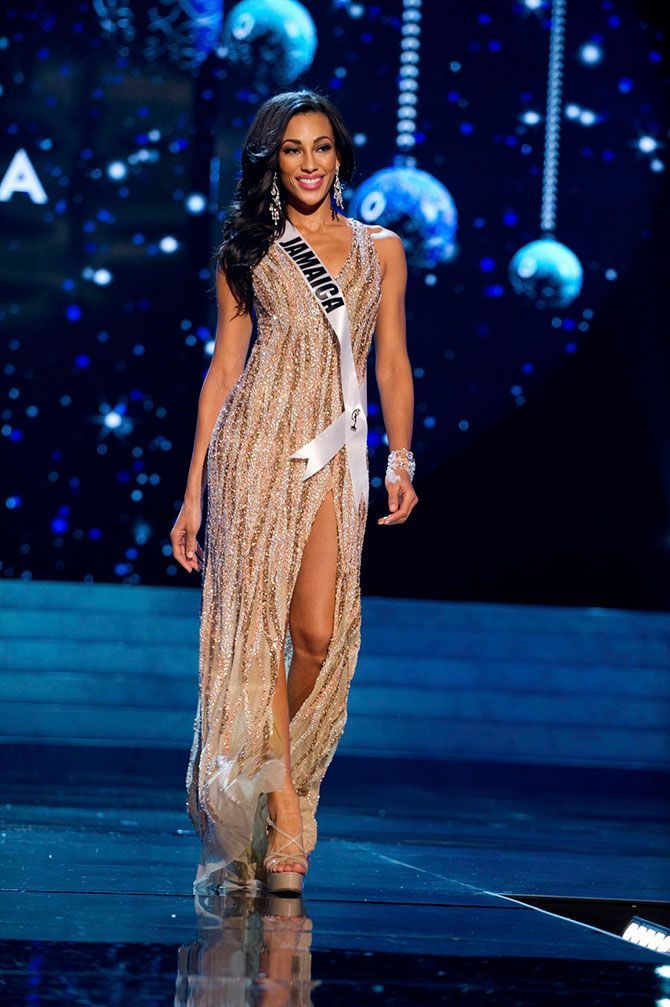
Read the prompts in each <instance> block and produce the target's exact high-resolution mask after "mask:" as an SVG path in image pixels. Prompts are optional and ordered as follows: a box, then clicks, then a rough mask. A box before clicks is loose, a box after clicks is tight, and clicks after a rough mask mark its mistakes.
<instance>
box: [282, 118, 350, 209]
mask: <svg viewBox="0 0 670 1007" xmlns="http://www.w3.org/2000/svg"><path fill="white" fill-rule="evenodd" d="M337 164H338V157H337V151H336V150H335V138H334V136H333V127H332V126H331V124H330V119H329V118H328V116H327V115H324V114H323V112H301V113H298V114H297V115H294V116H293V117H292V118H291V119H289V121H288V125H287V126H286V129H285V130H284V136H283V138H282V142H281V145H280V147H279V164H278V169H277V170H278V174H279V177H280V179H281V183H282V185H283V186H284V189H285V190H286V194H287V197H288V199H289V200H290V201H291V202H295V203H298V204H302V205H303V206H309V207H313V206H317V205H318V204H319V203H320V202H322V200H323V199H324V197H326V196H327V195H328V192H329V191H330V187H331V185H332V184H333V179H334V177H335V169H336V167H337Z"/></svg>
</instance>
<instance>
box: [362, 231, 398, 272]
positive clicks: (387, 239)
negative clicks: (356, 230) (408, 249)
mask: <svg viewBox="0 0 670 1007" xmlns="http://www.w3.org/2000/svg"><path fill="white" fill-rule="evenodd" d="M365 227H366V228H367V231H368V234H369V235H370V237H371V238H373V239H374V241H375V244H376V246H377V251H378V252H379V258H380V260H381V263H382V266H383V268H384V272H386V269H387V268H388V267H390V268H391V269H393V268H399V269H402V268H403V267H404V266H405V246H404V244H403V240H402V238H401V237H400V235H399V234H397V233H396V232H395V231H392V230H391V228H390V227H382V225H381V224H365Z"/></svg>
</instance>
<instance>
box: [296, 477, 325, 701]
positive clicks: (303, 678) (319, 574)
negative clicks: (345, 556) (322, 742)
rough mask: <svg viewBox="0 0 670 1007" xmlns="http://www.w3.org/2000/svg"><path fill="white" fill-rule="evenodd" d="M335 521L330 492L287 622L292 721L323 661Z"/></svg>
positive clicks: (304, 558) (317, 520) (311, 539)
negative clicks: (290, 650)
mask: <svg viewBox="0 0 670 1007" xmlns="http://www.w3.org/2000/svg"><path fill="white" fill-rule="evenodd" d="M336 580H337V519H336V516H335V501H334V500H333V491H332V490H329V491H328V493H327V494H326V496H325V497H324V499H323V501H322V502H321V506H320V507H319V510H318V511H317V514H316V517H315V518H314V524H313V525H312V529H311V532H310V536H309V539H308V541H307V544H306V546H305V551H304V553H303V556H302V561H301V564H300V571H299V573H298V578H297V580H296V584H295V589H294V591H293V597H292V600H291V608H290V612H289V621H290V626H291V640H292V641H293V659H292V661H291V668H290V670H289V677H288V708H289V717H290V719H291V720H292V719H293V717H294V716H295V714H296V713H297V711H298V710H299V708H300V707H301V705H302V704H303V703H304V701H305V700H306V699H307V697H308V696H309V694H310V692H311V691H312V689H313V688H314V683H315V682H316V679H317V677H318V674H319V671H320V670H321V666H322V665H323V662H324V660H325V658H326V654H327V652H328V647H329V645H330V641H331V638H332V635H333V628H334V620H335V586H336Z"/></svg>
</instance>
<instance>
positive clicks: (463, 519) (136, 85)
mask: <svg viewBox="0 0 670 1007" xmlns="http://www.w3.org/2000/svg"><path fill="white" fill-rule="evenodd" d="M245 2H247V3H248V0H245ZM164 6H165V8H166V9H167V8H170V9H172V10H173V12H174V14H175V19H174V20H173V21H171V22H169V23H167V22H164V23H158V22H157V21H156V12H155V9H154V5H153V4H152V3H146V4H144V5H143V4H140V3H136V4H132V5H130V9H131V10H132V23H131V24H127V23H122V22H121V20H120V19H119V17H118V11H117V12H116V13H115V5H114V4H112V3H106V2H103V0H98V2H96V3H80V4H78V5H77V6H76V7H72V8H71V9H65V10H63V9H62V8H61V7H59V6H57V5H56V4H55V3H53V2H51V3H39V4H29V3H24V4H13V5H10V8H9V9H6V11H5V15H4V29H3V32H2V36H3V40H2V43H1V48H0V56H1V57H2V76H1V82H2V88H3V95H2V101H3V103H4V111H5V126H4V128H3V134H2V154H1V158H2V160H1V162H0V176H4V180H3V182H2V189H1V190H0V217H1V220H0V244H1V247H2V253H3V254H2V264H1V266H0V271H1V278H2V288H3V296H2V307H1V311H0V324H1V325H2V332H3V345H4V354H3V381H4V389H3V413H2V441H1V443H2V445H3V449H4V456H3V457H4V461H3V470H4V475H5V479H4V490H3V497H2V500H1V501H0V503H1V505H2V507H3V512H2V513H3V521H2V525H3V536H2V538H3V541H2V556H1V561H2V571H1V572H2V575H3V576H5V577H10V578H20V577H39V578H63V579H72V580H80V579H84V580H89V581H93V580H96V581H97V580H103V581H124V582H129V583H140V582H142V583H189V581H188V577H187V575H186V574H185V573H184V572H183V571H182V570H181V568H179V567H178V566H177V564H175V563H174V562H173V561H172V559H171V555H170V545H169V538H168V535H169V531H170V528H171V525H172V522H173V520H174V516H175V514H176V512H177V510H178V508H179V506H180V502H181V493H182V490H183V486H184V480H185V477H186V471H187V467H188V462H189V458H190V451H191V447H192V439H193V433H194V425H195V417H196V408H197V397H198V392H199V388H200V384H201V381H202V377H203V375H204V373H205V371H206V368H207V365H208V361H209V354H210V353H211V340H212V337H213V325H214V300H213V294H212V273H211V268H210V258H211V254H212V252H213V250H214V247H215V245H216V242H217V240H218V236H219V232H220V221H221V218H220V212H219V211H220V208H221V206H223V205H225V204H226V202H227V201H228V199H229V198H230V196H231V193H232V187H233V184H234V180H235V176H236V171H237V164H238V157H239V146H240V141H241V138H242V136H243V134H244V131H245V129H246V127H247V125H248V123H249V121H250V119H251V118H252V116H253V114H254V111H255V109H256V107H257V106H258V103H259V102H260V101H262V100H263V98H265V97H266V96H267V95H268V94H271V93H273V92H274V91H276V90H281V89H286V88H297V87H300V86H316V87H318V88H319V89H321V90H324V91H326V92H328V93H329V94H330V95H331V96H332V97H333V98H334V99H335V100H336V102H337V103H338V105H339V107H340V108H341V110H342V113H343V115H344V117H345V119H346V121H347V123H348V125H349V127H350V130H351V132H352V134H353V135H354V137H355V140H356V144H357V157H358V170H357V173H356V176H355V178H354V180H353V182H352V187H351V189H350V190H349V191H348V192H346V193H345V195H346V197H347V207H349V206H353V205H355V204H354V203H353V202H352V201H353V200H354V199H355V196H356V192H357V190H358V188H359V186H361V185H362V184H363V183H364V182H365V180H366V179H368V178H370V176H371V175H373V173H375V172H377V171H378V170H380V169H382V168H386V167H390V166H392V165H393V163H394V157H396V155H398V153H399V152H398V149H397V147H396V131H395V113H396V103H397V95H398V82H399V66H400V63H399V54H400V43H401V37H404V36H402V35H401V31H402V25H403V21H402V11H403V6H402V3H401V2H400V0H394V2H388V3H386V2H385V3H379V4H355V3H347V2H335V3H332V4H325V3H324V4H321V3H315V2H314V3H306V4H304V5H303V6H302V8H300V10H303V11H304V12H305V19H306V20H305V21H304V22H303V23H302V28H301V32H302V34H300V33H299V34H298V37H297V42H296V44H295V47H294V49H292V50H291V51H290V52H289V50H287V49H286V48H285V47H284V48H282V47H283V46H284V43H283V42H282V39H281V35H278V34H277V32H276V30H275V29H276V28H277V25H276V24H275V25H274V26H273V25H272V23H268V24H267V28H268V29H269V30H268V32H267V33H266V34H264V35H263V34H261V36H260V37H259V38H258V40H254V39H249V40H248V42H249V44H248V47H247V48H246V49H245V48H244V46H243V44H242V43H243V41H244V39H243V32H242V31H241V30H240V26H242V27H243V28H245V30H246V27H248V22H244V21H240V20H239V11H238V12H237V15H236V11H235V9H234V5H232V4H231V5H228V6H226V8H225V10H222V9H221V7H220V6H219V5H217V4H216V3H203V4H201V7H202V9H203V10H204V11H206V12H209V14H210V22H209V25H208V27H207V28H202V27H201V28H200V29H199V30H198V31H194V30H193V26H192V25H191V26H189V25H188V24H187V23H186V22H185V21H184V17H183V12H182V14H181V15H180V16H177V15H179V12H180V10H181V6H182V5H180V4H179V3H174V4H172V5H170V4H168V5H164ZM265 6H266V7H267V5H265ZM293 6H294V8H298V7H299V6H300V5H293ZM263 7H264V5H263V3H262V2H260V0H258V2H257V3H256V4H255V13H256V15H257V16H260V14H262V13H263ZM417 8H420V10H421V15H422V16H421V32H420V46H419V48H418V52H419V56H420V58H419V61H418V64H417V65H418V82H419V83H418V91H417V97H418V102H417V106H416V107H417V129H416V141H417V142H416V145H415V147H414V148H413V149H412V150H411V151H410V153H411V154H412V155H413V156H414V157H415V158H416V164H417V167H418V168H420V169H423V170H424V171H426V172H428V173H430V175H432V176H433V177H434V179H436V180H437V182H438V183H440V185H441V186H442V187H444V189H445V190H446V192H447V194H448V197H449V199H450V200H451V201H452V206H453V208H454V211H455V213H456V214H457V218H458V226H457V228H456V232H455V235H454V236H453V239H454V247H453V250H452V251H451V253H450V254H449V256H448V257H447V258H446V261H444V262H442V263H441V264H439V265H437V266H436V267H435V268H429V267H425V266H420V265H418V264H417V262H416V261H415V259H414V257H413V255H412V253H411V247H410V244H409V242H408V246H407V247H408V254H410V266H411V271H410V278H409V286H408V295H407V314H408V346H409V351H410V358H411V360H412V364H413V367H414V369H415V381H416V384H415V391H416V416H415V429H414V445H413V446H414V449H415V453H416V456H417V475H416V485H417V489H418V492H419V495H420V498H421V502H420V506H419V508H417V510H416V511H415V513H414V514H413V515H412V518H411V520H410V522H408V524H407V525H405V526H402V527H399V528H394V529H393V530H391V531H389V530H388V529H384V528H378V527H377V525H376V523H375V519H376V517H377V516H378V514H379V513H380V512H382V510H384V509H385V508H384V504H385V501H384V499H383V496H384V494H383V490H382V488H381V484H380V483H381V480H380V477H381V476H382V474H383V470H384V466H385V457H386V446H385V444H384V443H383V425H382V421H381V415H380V412H379V407H378V397H377V392H376V387H375V384H374V368H373V362H374V361H373V357H371V358H370V380H369V392H370V400H371V406H370V428H371V436H370V460H371V473H372V475H373V477H374V478H373V487H372V494H371V521H370V526H369V530H368V538H367V542H366V550H365V553H364V568H363V589H364V591H366V592H369V593H375V594H397V595H405V596H412V595H416V596H433V597H454V598H470V599H483V600H502V601H527V602H534V601H535V602H560V603H564V604H587V605H588V604H594V605H615V606H623V607H650V608H662V607H667V605H668V601H669V598H668V594H669V591H668V586H667V585H668V572H669V571H668V566H669V564H668V556H669V550H670V522H669V520H668V515H669V500H670V460H669V457H668V455H669V451H670V449H669V447H668V445H669V443H670V436H669V434H670V418H669V415H668V405H667V374H668V369H667V344H666V343H665V341H664V337H663V318H662V316H663V313H664V301H663V294H662V283H663V276H662V275H661V266H660V256H661V252H662V250H663V246H664V243H665V240H666V239H665V236H666V233H667V229H666V227H665V226H664V225H665V223H666V219H665V214H666V211H665V209H664V208H663V207H662V205H661V200H662V199H663V194H664V191H665V178H666V175H667V165H666V159H667V150H666V148H665V147H664V146H663V137H664V135H665V133H666V132H667V125H666V121H667V120H666V116H665V109H664V106H663V93H664V92H663V90H662V89H663V85H664V73H665V68H664V66H663V63H662V62H661V57H660V51H661V47H662V42H663V40H662V35H661V23H660V20H659V19H658V18H657V17H656V16H655V11H654V9H653V8H652V7H650V6H648V5H645V4H640V3H634V2H632V0H631V2H624V0H619V2H601V3H594V4H589V5H580V6H578V5H577V4H576V3H573V4H572V5H569V6H568V14H567V38H566V58H565V81H564V88H563V99H564V100H563V115H562V119H561V148H560V172H559V186H558V204H557V208H558V226H557V231H556V234H557V238H558V239H559V240H560V241H562V242H564V243H565V244H566V245H567V246H568V247H569V248H570V249H571V250H572V251H573V252H574V253H575V255H576V256H577V257H578V258H579V260H580V262H581V265H582V267H583V270H584V280H583V287H582V291H581V293H580V294H579V296H578V297H576V298H575V299H574V300H573V301H572V302H571V303H570V304H568V305H566V306H563V307H558V308H538V307H537V306H536V305H535V304H533V302H532V301H531V300H529V299H528V298H525V297H523V296H520V295H519V294H517V293H515V292H514V290H513V289H512V286H511V284H510V281H509V276H508V264H509V261H510V259H511V257H512V256H513V255H514V253H515V252H516V251H517V250H518V249H519V248H520V247H522V246H523V245H525V244H526V243H528V242H529V241H532V240H533V239H535V238H537V237H539V236H540V232H539V208H540V198H541V186H542V167H543V140H544V113H545V102H546V83H547V57H548V41H549V20H548V16H549V13H550V6H549V4H548V3H544V4H542V3H533V2H530V3H516V4H514V3H507V2H505V3H503V2H501V0H494V2H493V3H490V4H487V5H486V6H485V7H484V6H480V5H479V4H472V5H462V4H459V3H456V2H442V3H437V2H432V3H431V2H425V3H423V5H421V4H417ZM268 9H270V8H268ZM294 13H295V11H294ZM266 14H267V10H266ZM236 16H237V17H238V21H237V22H235V20H234V19H235V17H236ZM231 19H232V20H231ZM310 20H311V28H309V30H308V28H305V25H307V26H309V25H310ZM245 26H246V27H245ZM270 29H272V30H270ZM312 29H313V32H314V35H313V39H312V40H310V37H309V31H310V30H312ZM284 41H285V40H284ZM294 41H295V40H294ZM310 41H313V42H315V44H316V48H315V51H314V53H313V56H312V54H311V52H310ZM278 57H284V58H283V59H280V58H278ZM301 60H302V69H301ZM422 212H425V214H426V216H427V218H430V213H431V207H430V206H427V207H425V206H424V207H423V208H422ZM445 240H446V236H445ZM417 558H418V560H419V562H417Z"/></svg>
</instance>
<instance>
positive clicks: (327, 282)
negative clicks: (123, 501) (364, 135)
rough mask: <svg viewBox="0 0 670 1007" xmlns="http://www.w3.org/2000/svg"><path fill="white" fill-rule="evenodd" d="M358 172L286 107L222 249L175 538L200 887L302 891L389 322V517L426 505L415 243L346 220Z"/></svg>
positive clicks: (323, 127)
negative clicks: (183, 573) (183, 584)
mask: <svg viewBox="0 0 670 1007" xmlns="http://www.w3.org/2000/svg"><path fill="white" fill-rule="evenodd" d="M353 168H354V152H353V144H352V141H351V137H350V135H349V133H348V132H347V129H346V127H345V126H344V123H343V122H342V119H341V117H340V115H339V113H338V111H337V109H336V108H335V107H334V106H333V105H332V103H331V102H330V101H329V100H328V99H327V98H325V97H323V96H322V95H320V94H318V93H315V92H313V91H306V90H303V91H297V92H286V93H283V94H277V95H275V96H274V97H272V98H270V99H269V100H268V101H266V102H265V103H264V104H263V105H262V106H261V107H260V108H259V110H258V112H257V114H256V116H255V118H254V121H253V123H252V125H251V127H250V129H249V132H248V134H247V137H246V140H245V143H244V147H243V151H242V171H241V176H240V179H239V181H238V184H237V190H236V199H235V201H234V202H233V204H232V206H231V208H230V209H229V212H228V213H227V215H226V220H225V223H224V231H223V243H222V245H221V247H220V249H219V251H218V253H217V271H216V292H217V305H218V324H217V331H216V340H215V348H214V354H213V357H212V362H211V365H210V367H209V370H208V372H207V376H206V378H205V381H204V383H203V386H202V391H201V393H200V399H199V404H198V417H197V425H196V434H195V444H194V448H193V455H192V459H191V464H190V468H189V472H188V479H187V486H186V493H185V497H184V503H183V507H182V509H181V512H180V514H179V516H178V518H177V521H176V522H175V525H174V528H173V529H172V532H171V540H172V546H173V552H174V556H175V558H176V559H177V560H178V561H179V562H180V563H181V565H182V566H183V567H184V568H185V569H186V570H188V571H189V572H191V571H193V570H200V569H202V570H203V572H204V577H203V594H202V609H201V617H200V683H199V685H200V687H199V700H198V708H197V713H196V718H195V723H194V737H193V746H192V749H191V755H190V759H189V766H188V772H187V778H186V788H187V809H188V813H189V815H190V817H191V820H192V822H193V824H194V826H195V827H196V829H197V831H198V834H199V836H200V838H201V840H202V844H201V858H200V865H199V868H198V873H197V876H196V880H195V884H194V891H195V892H196V893H201V892H207V891H212V890H215V889H216V888H217V887H218V884H219V883H223V884H224V886H225V884H226V883H232V884H238V885H245V886H247V887H250V888H255V889H258V888H259V887H260V886H262V883H263V881H265V882H266V884H267V887H268V888H269V889H270V890H271V891H282V892H286V893H288V892H294V893H300V892H301V890H302V883H303V879H304V875H305V873H306V871H307V868H308V859H307V858H308V856H309V855H310V854H311V851H312V850H313V849H314V846H315V844H316V837H317V827H316V818H315V813H316V806H317V802H318V799H319V787H320V784H321V781H322V779H323V776H324V774H325V772H326V769H327V767H328V765H329V763H330V761H331V759H332V758H333V755H334V753H335V748H336V746H337V743H338V741H339V738H340V737H341V735H342V732H343V730H344V724H345V721H346V715H347V714H346V703H347V693H348V689H349V684H350V681H351V678H352V676H353V672H354V669H355V665H356V659H357V655H358V650H359V646H360V622H361V607H360V558H361V551H362V546H363V535H364V531H365V523H366V517H367V510H368V463H367V422H366V415H365V413H366V387H365V382H366V361H367V356H368V351H369V348H370V342H371V339H372V334H373V330H375V331H376V378H377V383H378V386H379V391H380V396H381V403H382V409H383V414H384V423H385V427H386V431H387V436H388V442H389V449H390V454H389V464H388V467H387V478H386V487H387V490H388V499H389V513H388V514H387V515H386V516H384V517H382V518H380V519H379V524H382V525H385V526H386V525H397V524H402V523H403V522H404V521H406V520H407V517H408V515H409V513H410V511H411V510H412V509H413V507H414V506H415V504H416V503H417V500H418V497H417V495H416V493H415V492H414V489H413V487H412V476H413V471H414V460H413V456H412V452H411V451H410V450H409V446H410V440H411V433H412V416H413V408H414V397H413V385H412V371H411V365H410V362H409V359H408V356H407V349H406V342H405V315H404V291H405V283H406V262H405V255H404V249H403V244H402V241H401V239H400V238H399V237H398V236H397V235H396V234H395V233H394V232H392V231H389V230H386V229H385V228H382V227H376V226H375V227H368V226H367V225H365V224H363V223H361V222H360V221H358V220H355V219H353V218H347V217H345V216H343V215H342V214H341V213H338V212H336V210H335V207H334V206H333V205H332V204H331V191H332V193H333V196H334V200H335V203H336V205H337V206H338V207H341V206H342V196H341V180H345V181H348V180H349V179H350V178H351V175H352V172H353ZM252 309H254V310H255V314H256V318H257V322H258V336H257V339H256V341H255V343H254V346H253V348H252V351H251V353H250V355H249V359H248V360H246V355H247V350H248V346H249V341H250V337H251V333H252V314H251V312H252ZM245 360H246V366H245ZM205 458H206V459H207V464H206V465H205ZM205 487H207V496H208V507H207V526H206V532H205V546H204V551H203V549H202V548H201V547H200V545H199V543H198V542H197V540H196V534H197V532H198V530H199V528H200V524H201V515H202V503H203V498H204V490H205ZM289 663H290V673H289V676H288V682H287V681H286V672H285V667H287V666H288V665H289ZM289 724H290V730H289Z"/></svg>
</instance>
